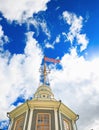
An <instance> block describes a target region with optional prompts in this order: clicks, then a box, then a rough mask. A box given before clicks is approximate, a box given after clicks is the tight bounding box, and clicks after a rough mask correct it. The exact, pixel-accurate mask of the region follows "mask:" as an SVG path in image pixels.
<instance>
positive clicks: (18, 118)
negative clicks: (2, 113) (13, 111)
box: [14, 115, 25, 130]
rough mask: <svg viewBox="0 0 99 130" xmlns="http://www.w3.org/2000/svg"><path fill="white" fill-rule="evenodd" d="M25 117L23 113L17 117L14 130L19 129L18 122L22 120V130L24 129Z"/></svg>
mask: <svg viewBox="0 0 99 130" xmlns="http://www.w3.org/2000/svg"><path fill="white" fill-rule="evenodd" d="M24 119H25V116H24V115H21V116H19V117H17V119H16V120H15V123H14V130H17V128H16V126H17V125H18V123H20V121H23V126H22V130H23V128H24Z"/></svg>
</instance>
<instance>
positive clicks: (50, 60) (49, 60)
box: [44, 57, 60, 63]
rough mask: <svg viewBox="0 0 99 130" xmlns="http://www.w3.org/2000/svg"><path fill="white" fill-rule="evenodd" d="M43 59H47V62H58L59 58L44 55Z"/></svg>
mask: <svg viewBox="0 0 99 130" xmlns="http://www.w3.org/2000/svg"><path fill="white" fill-rule="evenodd" d="M44 60H45V61H48V62H54V63H59V62H60V60H56V59H53V58H48V57H44Z"/></svg>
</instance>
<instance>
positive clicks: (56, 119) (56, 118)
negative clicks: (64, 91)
mask: <svg viewBox="0 0 99 130" xmlns="http://www.w3.org/2000/svg"><path fill="white" fill-rule="evenodd" d="M54 114H55V130H58V115H57V109H54Z"/></svg>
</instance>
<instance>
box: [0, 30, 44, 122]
mask: <svg viewBox="0 0 99 130" xmlns="http://www.w3.org/2000/svg"><path fill="white" fill-rule="evenodd" d="M26 36H27V41H26V47H25V50H24V54H17V55H13V56H12V57H11V58H10V59H9V56H7V54H5V55H3V57H2V55H1V53H0V85H1V87H0V104H2V105H1V107H0V121H1V120H4V119H6V118H7V116H6V112H7V111H10V110H11V109H12V108H14V107H15V106H14V105H13V104H12V103H14V102H15V101H16V99H17V98H18V97H19V96H23V98H25V99H27V98H28V97H30V96H32V94H33V93H34V90H35V89H36V87H37V86H38V84H39V68H40V64H41V60H42V53H41V49H40V48H39V46H38V44H37V41H36V40H35V39H34V38H33V33H32V32H29V33H27V34H26Z"/></svg>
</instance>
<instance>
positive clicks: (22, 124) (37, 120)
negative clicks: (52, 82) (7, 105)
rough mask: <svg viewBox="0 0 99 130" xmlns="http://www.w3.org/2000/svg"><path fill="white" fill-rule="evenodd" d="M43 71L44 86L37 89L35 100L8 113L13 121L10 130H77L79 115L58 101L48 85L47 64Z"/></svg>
mask: <svg viewBox="0 0 99 130" xmlns="http://www.w3.org/2000/svg"><path fill="white" fill-rule="evenodd" d="M41 71H42V74H43V79H44V80H43V84H42V85H41V86H39V87H38V88H37V90H36V92H35V94H34V97H33V99H32V100H27V101H26V102H25V103H23V104H22V105H20V106H18V107H17V108H15V109H14V110H12V111H11V112H9V113H8V115H9V118H10V120H11V122H10V126H9V130H77V128H76V120H77V119H78V115H77V114H75V113H74V112H73V111H72V110H71V109H70V108H68V107H67V106H66V105H64V104H63V103H62V102H61V101H57V100H56V99H55V98H54V94H53V92H52V90H51V88H50V86H48V85H47V84H46V77H47V74H48V72H49V71H47V69H46V64H45V62H44V68H43V70H41Z"/></svg>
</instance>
